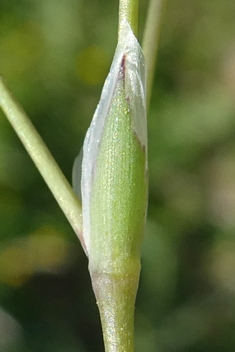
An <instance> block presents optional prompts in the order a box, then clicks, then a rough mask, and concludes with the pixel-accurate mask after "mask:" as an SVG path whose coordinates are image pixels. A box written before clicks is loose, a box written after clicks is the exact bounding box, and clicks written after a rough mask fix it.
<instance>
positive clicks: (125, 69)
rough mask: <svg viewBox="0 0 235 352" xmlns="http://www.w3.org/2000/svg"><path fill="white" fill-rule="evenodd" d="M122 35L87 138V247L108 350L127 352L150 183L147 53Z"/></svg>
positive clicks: (84, 175) (125, 29) (127, 35)
mask: <svg viewBox="0 0 235 352" xmlns="http://www.w3.org/2000/svg"><path fill="white" fill-rule="evenodd" d="M120 38H124V39H122V40H121V42H119V43H118V45H117V49H116V52H115V56H114V59H113V63H112V66H111V70H110V73H109V75H108V77H107V79H106V82H105V84H104V88H103V91H102V95H101V99H100V102H99V105H98V107H97V109H96V112H95V114H94V117H93V120H92V122H91V126H90V128H89V130H88V132H87V135H86V138H85V142H84V146H83V161H82V181H81V191H82V206H83V229H84V233H83V237H84V244H85V248H86V252H87V255H88V258H89V270H90V274H91V278H92V285H93V289H94V291H95V295H96V298H97V302H98V305H99V309H100V313H101V320H102V325H103V330H104V336H105V345H106V348H107V351H129V349H128V346H131V343H132V342H131V341H132V339H133V335H132V332H133V314H134V302H135V296H136V291H137V287H138V281H139V272H140V251H141V243H142V237H143V232H144V225H145V217H146V205H147V183H148V182H147V122H146V98H145V78H146V70H145V63H144V56H143V53H142V50H141V47H140V45H139V44H138V42H137V39H136V38H135V36H134V34H133V32H132V30H131V28H130V26H129V24H128V23H127V22H125V23H123V26H122V33H121V35H120ZM123 339H125V340H126V343H124V342H123ZM121 341H122V342H121ZM115 346H119V347H115ZM120 346H122V347H120ZM120 348H121V349H120Z"/></svg>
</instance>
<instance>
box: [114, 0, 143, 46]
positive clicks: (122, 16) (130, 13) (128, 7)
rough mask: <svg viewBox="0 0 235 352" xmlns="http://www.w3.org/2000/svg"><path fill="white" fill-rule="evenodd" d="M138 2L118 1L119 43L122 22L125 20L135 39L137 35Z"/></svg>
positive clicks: (136, 0) (133, 0)
mask: <svg viewBox="0 0 235 352" xmlns="http://www.w3.org/2000/svg"><path fill="white" fill-rule="evenodd" d="M138 10H139V0H120V1H119V30H118V40H119V41H120V40H121V38H120V32H121V28H122V21H123V20H126V21H127V22H128V23H129V24H130V26H131V29H132V31H133V33H134V34H135V36H136V37H137V34H138V13H139V11H138Z"/></svg>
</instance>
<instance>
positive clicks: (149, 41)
mask: <svg viewBox="0 0 235 352" xmlns="http://www.w3.org/2000/svg"><path fill="white" fill-rule="evenodd" d="M163 3H165V1H164V0H150V3H149V9H148V15H147V20H146V26H145V31H144V37H143V52H144V56H145V61H146V67H147V106H148V105H149V102H150V99H151V92H152V86H153V78H154V71H155V66H156V59H157V49H158V42H159V34H160V25H161V17H162V12H163Z"/></svg>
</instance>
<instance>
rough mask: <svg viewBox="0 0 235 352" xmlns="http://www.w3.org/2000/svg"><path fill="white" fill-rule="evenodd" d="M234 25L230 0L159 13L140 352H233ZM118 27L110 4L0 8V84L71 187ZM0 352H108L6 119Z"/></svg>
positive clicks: (85, 283)
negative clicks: (5, 86) (23, 112)
mask: <svg viewBox="0 0 235 352" xmlns="http://www.w3.org/2000/svg"><path fill="white" fill-rule="evenodd" d="M147 5H148V1H142V0H140V40H141V38H142V34H143V28H144V19H145V15H146V11H147ZM234 16H235V2H234V0H223V1H222V0H207V1H205V0H192V1H188V0H168V1H167V7H166V11H165V14H164V18H163V26H162V33H161V40H160V47H159V52H158V60H157V61H158V65H157V72H156V77H155V82H154V87H153V95H152V101H151V105H150V110H149V120H148V121H149V174H150V185H149V186H150V187H149V188H150V189H149V212H148V219H147V225H146V235H145V239H144V245H143V256H142V257H143V259H142V275H141V282H140V289H139V293H138V297H137V308H136V352H145V351H148V352H155V351H156V352H181V351H182V352H183V351H184V352H212V351H213V352H216V351H218V352H221V351H223V352H233V351H234V350H235V21H234ZM117 20H118V0H116V1H107V0H106V1H105V0H90V1H83V0H39V1H33V0H10V1H9V0H2V1H1V2H0V74H1V75H3V76H4V78H5V80H6V81H7V83H8V86H10V88H11V90H12V91H13V93H14V94H15V95H16V96H17V98H18V100H19V101H20V102H21V104H22V106H23V107H24V109H25V110H26V111H27V113H28V115H29V116H30V118H31V119H32V121H33V123H34V125H35V126H36V127H37V129H38V131H39V132H40V134H41V135H42V137H43V139H44V140H45V142H46V143H47V145H48V146H49V148H50V150H51V151H52V153H53V155H54V156H55V158H56V160H57V161H58V163H59V165H60V166H61V168H62V170H63V171H64V173H65V175H66V177H67V178H68V179H69V180H71V170H72V164H73V159H74V158H75V156H76V155H77V153H78V151H79V149H80V147H81V145H82V143H83V138H84V135H85V132H86V130H87V128H88V126H89V124H90V121H91V118H92V115H93V112H94V110H95V107H96V104H97V103H98V101H99V96H100V93H101V89H102V85H103V82H104V80H105V77H106V75H107V73H108V70H109V66H110V64H111V61H112V56H113V53H114V50H115V46H116V41H117ZM0 351H1V352H32V351H33V352H41V351H44V352H67V351H69V352H75V351H76V352H78V351H79V352H85V351H86V352H92V351H97V352H99V351H103V346H102V335H101V328H100V322H99V317H98V311H97V307H96V304H95V298H94V296H93V293H92V289H91V285H90V279H89V276H88V270H87V261H86V258H85V255H84V253H83V251H82V249H81V246H80V244H79V242H78V239H77V238H76V236H75V234H73V232H72V230H71V228H70V226H69V225H68V223H67V221H66V219H65V217H64V215H63V214H62V212H61V211H60V209H59V208H58V206H57V204H56V202H55V201H54V199H53V197H52V195H51V194H50V192H49V190H48V189H47V187H46V185H45V184H44V182H43V181H42V179H41V176H40V175H39V174H38V172H37V170H36V169H35V167H34V165H33V164H32V162H31V160H30V159H29V157H28V155H27V154H26V152H25V150H24V149H23V147H22V145H21V144H20V142H19V141H18V139H17V137H16V135H15V133H14V131H13V130H12V128H11V127H10V125H9V124H8V121H7V120H6V118H5V117H4V116H3V114H2V113H0Z"/></svg>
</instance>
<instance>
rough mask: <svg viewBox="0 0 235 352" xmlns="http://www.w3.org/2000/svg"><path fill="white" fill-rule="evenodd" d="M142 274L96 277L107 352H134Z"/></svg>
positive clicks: (94, 278) (96, 291)
mask: <svg viewBox="0 0 235 352" xmlns="http://www.w3.org/2000/svg"><path fill="white" fill-rule="evenodd" d="M138 283H139V271H138V272H135V273H134V274H132V275H131V274H127V273H124V274H123V275H120V274H118V275H115V274H113V273H107V274H106V273H102V274H97V275H92V286H93V290H94V292H95V295H96V300H97V304H98V306H99V311H100V317H101V322H102V329H103V336H104V344H105V351H106V352H134V309H135V297H136V291H137V287H138Z"/></svg>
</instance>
